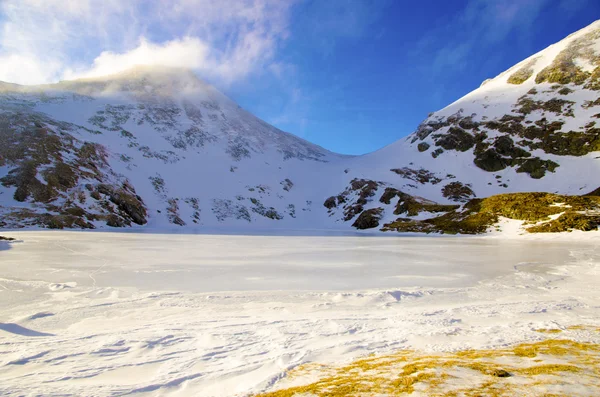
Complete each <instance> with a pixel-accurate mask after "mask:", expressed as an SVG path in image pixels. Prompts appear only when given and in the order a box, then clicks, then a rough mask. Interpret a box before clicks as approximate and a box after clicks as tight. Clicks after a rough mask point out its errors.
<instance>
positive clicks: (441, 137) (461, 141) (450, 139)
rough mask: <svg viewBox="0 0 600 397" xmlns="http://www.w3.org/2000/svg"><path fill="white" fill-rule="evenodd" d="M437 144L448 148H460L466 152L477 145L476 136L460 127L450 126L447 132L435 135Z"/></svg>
mask: <svg viewBox="0 0 600 397" xmlns="http://www.w3.org/2000/svg"><path fill="white" fill-rule="evenodd" d="M434 138H436V139H437V140H436V142H435V144H436V146H441V147H442V148H444V149H446V150H458V151H459V152H466V151H467V150H469V149H471V148H472V147H473V146H475V138H474V137H473V135H471V134H470V133H468V132H467V131H465V130H463V129H462V128H459V127H450V129H448V132H447V133H445V134H438V135H434Z"/></svg>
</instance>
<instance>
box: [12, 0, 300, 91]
mask: <svg viewBox="0 0 600 397" xmlns="http://www.w3.org/2000/svg"><path fill="white" fill-rule="evenodd" d="M293 4H294V1H279V0H222V1H218V2H216V1H212V0H152V1H146V0H128V1H121V0H2V1H0V80H4V81H10V82H17V83H22V84H36V83H43V82H52V81H57V80H59V79H63V78H73V77H76V76H91V75H101V74H110V73H114V72H118V71H121V70H124V69H126V68H128V67H131V66H133V65H137V64H150V65H155V64H160V65H166V66H180V67H189V68H193V69H195V70H197V71H198V72H199V73H200V74H202V75H203V76H205V77H209V78H211V79H213V80H215V81H218V82H220V83H222V84H231V83H233V82H236V81H238V80H241V79H244V78H245V77H247V76H248V75H249V74H251V73H253V72H256V71H261V70H263V69H264V70H268V66H269V64H270V63H271V62H272V61H273V59H274V57H275V54H276V52H277V49H278V46H279V45H280V43H281V42H282V41H283V40H285V39H286V38H287V34H288V33H287V29H288V24H289V13H290V10H291V7H292V6H293Z"/></svg>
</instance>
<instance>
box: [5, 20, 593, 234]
mask: <svg viewBox="0 0 600 397" xmlns="http://www.w3.org/2000/svg"><path fill="white" fill-rule="evenodd" d="M534 60H535V62H533V61H534ZM599 82H600V21H597V22H595V23H593V24H592V25H590V26H588V27H586V28H584V29H582V30H580V31H578V32H576V33H574V34H573V35H570V36H569V37H567V38H566V39H564V40H562V41H561V42H559V43H557V44H554V45H553V46H550V47H548V48H546V49H545V50H542V51H540V52H538V53H537V54H534V55H533V56H532V57H530V58H528V59H526V60H524V61H522V62H520V63H518V64H517V65H515V66H513V67H511V68H509V69H508V70H507V71H505V72H503V73H501V74H499V75H498V76H497V77H495V78H494V79H491V80H490V81H488V82H487V83H486V84H483V85H482V87H480V88H479V89H476V90H474V91H473V92H471V93H469V94H467V95H465V96H464V97H462V98H460V99H459V100H457V101H455V102H454V103H452V104H450V105H449V106H447V107H445V108H443V109H441V110H439V111H437V112H434V113H432V114H431V115H430V116H429V117H428V118H427V119H426V120H425V121H424V122H423V123H422V124H421V125H420V126H419V127H418V128H417V130H416V131H415V132H414V133H412V134H411V135H409V136H408V137H406V138H403V139H400V140H399V141H397V142H395V143H393V144H391V145H388V146H386V147H384V148H382V149H380V150H377V151H375V152H372V153H368V154H365V155H362V156H345V155H340V154H336V153H333V152H330V151H328V150H326V149H324V148H322V147H320V146H317V145H314V144H312V143H310V142H308V141H305V140H303V139H302V138H299V137H296V136H295V135H293V134H289V133H286V132H283V131H281V130H279V129H277V128H275V127H273V126H271V125H269V124H268V123H266V122H264V121H262V120H260V119H258V118H257V117H255V116H254V115H252V114H251V113H249V112H247V111H245V110H244V109H242V108H240V107H239V106H238V105H237V104H236V103H235V102H234V101H232V100H231V99H229V98H227V97H226V96H225V95H223V94H222V93H220V92H219V91H218V90H216V89H215V88H214V87H212V86H210V85H209V84H207V83H205V82H203V81H201V80H200V79H198V78H197V76H195V75H194V74H193V72H191V71H189V70H185V69H182V68H163V67H145V66H139V67H136V68H134V69H132V70H128V71H124V72H121V73H118V74H116V75H112V76H108V77H100V78H86V79H79V80H74V81H62V82H59V83H57V84H51V85H44V86H33V87H32V86H17V85H11V84H9V83H0V122H1V123H2V124H3V129H1V130H0V143H2V149H0V183H1V184H2V187H3V188H2V189H0V217H1V218H0V226H2V225H3V226H4V227H20V226H31V225H41V226H44V227H57V228H61V227H85V228H98V227H106V226H107V225H108V226H111V227H112V226H129V225H147V227H151V228H179V227H192V229H195V230H201V229H203V228H214V227H225V228H232V229H238V228H241V229H244V230H245V229H253V228H271V227H281V228H290V229H339V228H343V229H345V228H350V227H352V226H354V227H355V228H358V229H373V228H382V225H383V229H386V230H391V229H396V230H399V229H401V228H398V227H389V225H392V224H394V225H396V226H397V224H398V221H399V220H400V219H402V218H404V219H408V220H409V221H410V222H420V221H425V220H427V219H435V218H436V217H439V216H446V215H447V216H448V217H452V215H451V213H452V211H457V210H459V211H463V210H465V209H466V208H475V207H474V204H469V203H470V201H471V200H474V199H479V198H483V197H490V196H494V195H498V194H501V193H502V194H503V193H519V192H527V191H540V192H549V193H557V194H559V195H561V194H562V195H565V194H566V195H579V194H583V193H585V192H592V191H595V190H596V189H597V188H598V186H597V185H598V182H597V181H596V179H595V178H594V175H596V174H597V172H598V171H599V170H600V166H599V163H598V157H599V156H598V155H597V153H598V151H600V129H599V128H598V127H597V126H596V119H598V118H600V98H599V97H598V92H600V83H599ZM31 148H34V149H35V150H33V151H32V150H31ZM490 202H492V201H490ZM555 204H556V203H555ZM552 205H554V204H552ZM590 206H591V207H593V204H590ZM591 207H590V208H589V210H590V211H592V210H594V208H591ZM454 218H456V217H454ZM459 218H460V217H459ZM461 219H462V218H461ZM401 222H405V221H401ZM413 226H414V225H413ZM413 226H411V227H410V229H411V230H412V229H415V227H413ZM136 227H138V226H136ZM490 227H491V226H490ZM400 231H402V230H400ZM439 231H441V232H443V230H438V232H439Z"/></svg>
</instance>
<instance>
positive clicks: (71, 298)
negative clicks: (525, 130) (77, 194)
mask: <svg viewBox="0 0 600 397" xmlns="http://www.w3.org/2000/svg"><path fill="white" fill-rule="evenodd" d="M506 222H507V223H509V224H510V225H508V226H507V228H508V229H510V227H509V226H511V227H512V230H514V231H515V232H516V231H517V230H518V228H517V226H518V225H517V224H516V223H515V222H510V221H506ZM305 234H308V233H305ZM11 236H12V237H16V238H18V239H20V240H21V241H20V242H16V243H12V244H10V245H9V244H8V243H3V244H0V257H1V261H0V274H1V275H2V276H1V278H0V313H2V320H1V321H2V322H1V323H0V351H1V352H2V355H0V368H2V369H1V370H0V395H11V396H12V395H14V396H17V395H74V396H88V395H89V396H92V395H93V396H115V395H129V394H134V395H139V396H158V395H160V396H164V395H167V396H189V395H194V396H219V397H222V396H243V395H247V394H248V393H251V392H258V391H263V390H271V389H272V388H276V387H278V386H279V385H280V384H282V382H279V381H280V380H282V379H283V378H284V377H285V373H286V371H287V370H289V369H292V368H294V367H296V366H298V365H300V364H303V363H307V362H318V363H342V362H347V361H348V360H351V359H353V358H356V357H359V356H363V355H366V354H369V353H385V352H392V351H395V350H399V349H406V348H415V349H420V350H424V351H452V350H457V349H465V348H489V347H500V346H507V345H510V344H513V343H518V342H523V341H534V340H541V339H542V338H543V335H541V334H539V333H537V332H535V331H534V330H535V329H539V328H565V327H568V326H571V325H578V324H586V325H596V326H598V325H600V309H599V307H598V305H597V302H598V299H599V297H600V296H599V295H600V293H599V292H598V289H597V285H598V282H599V281H600V250H598V245H599V243H600V240H598V238H597V237H596V234H590V233H587V234H586V233H575V232H573V233H569V234H563V235H535V236H533V235H530V236H520V237H519V238H518V239H510V238H506V237H505V236H501V235H496V236H494V235H491V236H486V237H474V238H467V237H426V238H422V237H421V238H418V237H352V236H335V235H334V236H328V235H323V233H321V235H314V236H307V235H304V236H292V235H290V236H278V237H277V236H257V235H254V236H243V235H237V236H232V235H229V236H225V235H166V234H153V233H144V234H138V233H121V234H116V233H104V232H35V231H23V232H13V233H11ZM0 243H1V242H0ZM574 335H575V338H576V339H577V340H586V341H592V342H596V343H598V342H600V336H598V335H597V334H593V335H592V334H590V333H585V332H581V333H577V332H575V333H574Z"/></svg>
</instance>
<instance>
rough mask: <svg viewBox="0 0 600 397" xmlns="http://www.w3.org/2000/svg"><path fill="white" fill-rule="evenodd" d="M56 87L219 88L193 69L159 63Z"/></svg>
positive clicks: (149, 91)
mask: <svg viewBox="0 0 600 397" xmlns="http://www.w3.org/2000/svg"><path fill="white" fill-rule="evenodd" d="M53 86H54V87H55V88H59V89H61V90H68V91H76V92H80V93H84V94H97V93H102V94H114V93H119V92H127V93H131V94H134V95H158V96H174V95H176V94H181V93H184V94H185V93H192V92H198V91H207V90H208V91H215V92H216V90H215V89H214V88H213V87H211V86H210V85H209V84H207V83H206V82H204V81H202V80H201V79H200V78H199V77H198V76H197V75H196V74H195V73H194V72H193V71H192V70H191V69H188V68H179V67H168V66H158V65H136V66H134V67H132V68H130V69H127V70H124V71H121V72H118V73H114V74H109V75H104V76H94V77H86V78H81V79H76V80H66V81H61V82H60V83H58V84H56V85H53Z"/></svg>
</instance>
